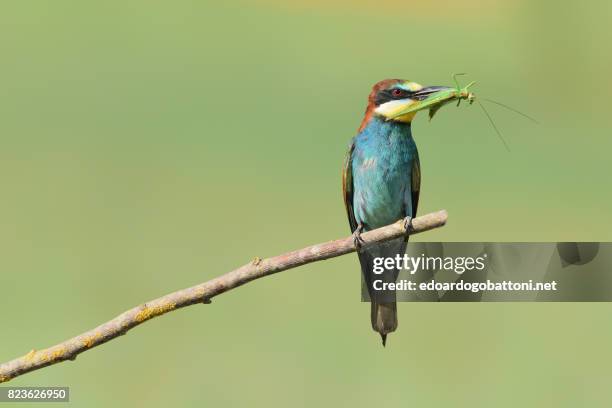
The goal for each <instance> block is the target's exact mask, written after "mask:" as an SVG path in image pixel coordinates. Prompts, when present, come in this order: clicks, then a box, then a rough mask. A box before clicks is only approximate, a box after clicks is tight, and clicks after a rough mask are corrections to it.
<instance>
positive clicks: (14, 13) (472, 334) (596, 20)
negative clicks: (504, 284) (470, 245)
mask: <svg viewBox="0 0 612 408" xmlns="http://www.w3.org/2000/svg"><path fill="white" fill-rule="evenodd" d="M610 7H611V6H610V3H609V2H603V1H602V2H600V3H595V2H590V1H584V2H578V3H563V4H562V5H561V4H558V3H556V2H552V1H551V2H534V1H526V0H525V1H516V2H514V1H510V0H505V1H493V2H485V1H479V0H471V1H463V2H451V1H442V2H406V1H394V0H379V1H376V2H366V1H349V0H343V1H336V2H329V1H323V0H315V1H306V0H299V1H294V2H291V3H288V2H283V1H281V0H266V1H251V2H246V1H230V2H227V3H226V4H220V2H206V1H205V2H201V1H200V2H197V1H184V0H178V1H173V2H160V1H135V0H123V1H105V2H83V1H67V0H56V1H53V2H49V1H20V2H3V3H2V5H1V6H0V52H1V63H0V76H1V80H0V142H1V144H0V146H1V147H0V185H1V186H2V198H1V199H0V248H2V250H1V251H0V253H1V258H0V308H1V309H2V327H1V329H0V333H1V334H0V360H1V361H5V360H9V359H12V358H14V357H17V356H19V355H22V354H25V353H27V352H28V351H29V350H30V349H32V348H37V349H40V348H44V347H46V346H49V345H52V344H55V343H57V342H59V341H61V340H64V339H66V338H68V337H70V336H73V335H75V334H78V333H80V332H83V331H85V330H87V329H90V328H92V327H94V326H96V325H97V324H99V323H101V322H103V321H105V320H108V319H110V318H112V317H114V316H115V315H117V314H118V313H120V312H122V311H124V310H125V309H127V308H129V307H132V306H134V305H136V304H138V303H141V302H144V301H146V300H148V299H151V298H154V297H157V296H160V295H162V294H165V293H167V292H170V291H172V290H175V289H179V288H183V287H186V286H191V285H193V284H196V283H198V282H201V281H204V280H207V279H209V278H212V277H214V276H217V275H219V274H221V273H223V272H226V271H228V270H231V269H233V268H234V267H236V266H239V265H241V264H243V263H245V262H248V261H249V260H250V259H252V258H253V257H254V256H261V257H265V256H271V255H276V254H279V253H281V252H284V251H286V250H290V249H294V248H298V247H302V246H304V245H306V244H311V243H315V242H319V241H323V240H328V239H332V238H336V237H341V236H345V235H348V233H349V231H348V225H347V221H346V218H345V212H344V207H343V204H342V198H341V193H340V167H341V164H342V161H343V157H344V153H345V149H346V146H347V143H348V141H349V139H350V138H351V137H352V136H353V135H354V134H355V130H356V128H357V126H358V125H359V122H360V120H361V117H362V114H363V110H364V108H365V102H366V96H367V94H368V92H369V90H370V87H371V85H372V84H373V83H375V82H376V81H378V80H380V79H383V78H387V77H400V78H405V79H411V80H415V81H417V82H419V83H421V84H424V85H443V84H451V78H450V75H451V73H453V72H468V73H469V77H466V78H465V79H464V80H465V81H468V80H472V79H474V80H478V84H477V85H476V86H475V87H474V91H475V92H477V94H478V95H482V96H484V97H490V98H493V99H497V100H500V101H503V102H505V103H507V104H510V105H512V106H514V107H516V108H519V109H521V110H523V111H525V112H528V113H529V114H531V115H532V116H535V117H537V118H538V119H539V120H540V122H541V124H540V125H534V124H532V123H530V122H528V121H525V120H524V119H523V118H521V117H520V116H518V115H515V114H513V113H511V112H507V111H505V110H503V109H500V108H497V107H495V106H491V107H490V112H491V114H492V115H493V116H494V118H495V120H496V122H497V125H498V126H499V128H500V129H501V130H502V132H503V133H504V135H505V137H506V139H507V141H508V143H509V145H510V147H511V150H512V151H511V153H507V152H506V151H505V150H504V147H503V145H502V144H501V143H500V142H499V140H497V137H496V136H495V133H494V132H493V130H492V129H491V127H490V125H489V123H488V122H487V120H486V118H485V117H484V116H483V114H482V112H480V110H479V108H478V107H477V106H476V105H474V106H471V107H468V106H461V107H460V108H459V109H455V108H454V107H452V106H451V107H447V108H445V109H444V110H443V111H442V112H440V113H439V114H438V116H437V117H436V119H435V120H434V121H433V122H431V123H428V122H427V120H426V117H425V115H420V117H418V118H417V119H416V120H415V123H414V125H413V126H414V128H413V132H414V134H415V138H416V141H417V145H418V146H419V149H420V155H421V163H422V172H423V189H422V193H421V204H420V208H419V210H420V213H421V214H424V213H427V212H430V211H434V210H438V209H441V208H445V209H447V210H448V211H449V214H450V220H449V223H448V225H447V226H446V227H444V228H442V229H440V230H437V231H432V232H428V233H426V234H423V235H421V236H417V237H415V238H414V239H416V240H426V241H445V240H455V241H563V240H589V241H606V240H612V231H611V229H610V225H611V221H612V215H611V212H610V200H611V199H612V192H611V191H610V170H611V167H612V166H611V164H610V158H609V156H610V150H611V149H612V141H611V140H610V135H611V133H612V132H611V131H612V125H611V120H610V113H609V94H610V90H611V89H612V79H611V76H610V72H612V58H611V52H610V46H609V41H608V40H609V38H610V35H611V33H612V29H610V24H609V21H610V17H611V12H610V11H611V10H610ZM358 270H359V267H358V262H357V258H356V256H346V257H342V258H339V259H335V260H330V261H326V262H323V263H319V264H314V265H307V266H305V267H302V268H300V269H297V270H294V271H290V272H287V273H283V274H280V275H277V276H274V277H272V278H268V279H265V280H261V281H257V282H255V283H252V284H250V285H247V286H245V287H242V288H240V289H238V290H236V291H232V292H230V293H228V294H226V295H223V296H221V297H219V298H218V299H215V300H214V302H213V304H212V305H210V306H194V307H190V308H188V309H185V310H182V311H178V312H175V313H172V314H170V315H168V316H165V317H162V318H159V319H155V320H153V321H151V322H149V323H147V324H145V325H144V326H142V327H139V328H137V329H136V330H134V331H132V332H130V333H129V334H128V335H127V336H125V337H123V338H121V339H118V340H115V341H112V342H110V343H108V344H106V345H104V346H102V347H100V348H96V349H94V350H92V351H90V352H87V353H85V354H83V355H81V356H80V357H79V358H78V359H77V361H76V362H69V363H63V364H60V365H57V366H54V367H50V368H46V369H43V370H40V371H37V372H34V373H31V374H28V375H25V376H23V377H20V378H18V379H16V380H14V381H13V382H11V383H8V384H7V385H16V386H17V385H45V386H50V385H63V386H70V387H71V388H72V395H71V396H72V404H73V406H78V407H109V406H129V407H158V406H159V407H162V406H249V407H259V406H261V407H264V406H265V407H270V406H279V407H284V406H291V407H293V406H295V407H301V406H308V407H312V406H351V407H352V406H355V407H357V406H359V407H362V406H363V407H373V406H381V405H385V406H391V405H394V406H400V405H401V406H406V405H408V406H441V405H447V406H470V407H477V406H486V407H490V406H496V407H517V406H540V407H541V406H556V407H566V406H567V407H576V406H610V404H611V403H612V396H611V395H610V392H609V383H610V381H611V380H612V376H611V375H610V369H609V368H610V360H611V359H612V353H611V352H610V344H611V342H612V317H611V316H612V307H611V306H610V305H609V304H569V303H567V304H517V303H515V304H408V303H404V304H400V306H399V318H400V328H399V330H398V332H397V333H394V334H393V335H392V336H391V337H390V339H389V344H388V347H387V348H386V349H383V348H382V347H381V346H380V339H379V338H378V336H377V335H376V334H375V333H374V332H373V331H372V330H371V328H370V323H369V305H367V304H363V303H360V302H359V284H360V282H359V272H358Z"/></svg>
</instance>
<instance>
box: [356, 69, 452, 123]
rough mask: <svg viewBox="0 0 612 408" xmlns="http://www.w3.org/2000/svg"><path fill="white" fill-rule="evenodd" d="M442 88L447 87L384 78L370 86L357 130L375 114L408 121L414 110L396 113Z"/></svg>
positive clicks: (410, 119) (389, 118) (411, 117)
mask: <svg viewBox="0 0 612 408" xmlns="http://www.w3.org/2000/svg"><path fill="white" fill-rule="evenodd" d="M443 89H449V88H448V87H446V86H428V87H424V86H422V85H419V84H417V83H416V82H413V81H407V80H404V79H385V80H383V81H380V82H378V83H377V84H375V85H374V86H373V87H372V92H370V96H369V97H368V107H367V108H366V113H365V117H364V118H363V122H362V123H361V126H360V128H359V130H362V129H363V128H364V127H366V125H367V124H368V122H369V121H370V120H371V119H372V118H373V117H376V116H379V117H382V118H384V119H385V120H392V121H396V122H404V123H410V122H411V121H412V119H413V118H414V116H415V115H416V111H414V112H410V113H406V114H403V115H399V116H398V115H397V114H398V113H399V112H401V111H403V110H404V109H406V108H408V107H410V106H414V107H416V105H415V104H418V103H419V102H420V101H422V100H424V99H426V98H427V97H428V96H429V95H431V94H433V93H435V92H438V91H441V90H443Z"/></svg>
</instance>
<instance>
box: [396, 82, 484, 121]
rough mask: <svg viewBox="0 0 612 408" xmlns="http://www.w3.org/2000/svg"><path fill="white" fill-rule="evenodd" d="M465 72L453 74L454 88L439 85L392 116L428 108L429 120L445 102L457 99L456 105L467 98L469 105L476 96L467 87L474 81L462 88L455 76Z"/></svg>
mask: <svg viewBox="0 0 612 408" xmlns="http://www.w3.org/2000/svg"><path fill="white" fill-rule="evenodd" d="M459 75H465V74H453V81H454V82H455V85H456V86H457V87H456V88H446V87H441V88H440V90H438V91H436V92H434V93H431V94H429V95H428V96H427V97H426V98H424V99H422V100H420V101H419V102H418V103H415V104H413V105H410V106H408V107H407V108H406V109H402V110H401V111H399V112H398V113H396V114H395V115H394V117H398V116H402V115H405V114H407V113H412V112H418V111H420V110H424V109H429V120H431V119H432V118H433V117H434V115H435V114H436V112H437V111H438V110H439V109H440V108H441V107H442V106H444V105H446V104H447V103H450V102H452V101H454V100H456V101H457V106H459V104H460V103H461V101H462V100H464V99H465V100H467V101H468V102H469V104H470V105H471V104H472V103H474V99H475V98H476V96H475V95H474V94H473V93H472V92H470V91H469V88H470V87H471V86H472V85H474V84H475V83H476V81H472V82H470V83H469V84H467V85H466V86H464V87H463V88H462V87H461V85H459V81H458V80H457V76H459Z"/></svg>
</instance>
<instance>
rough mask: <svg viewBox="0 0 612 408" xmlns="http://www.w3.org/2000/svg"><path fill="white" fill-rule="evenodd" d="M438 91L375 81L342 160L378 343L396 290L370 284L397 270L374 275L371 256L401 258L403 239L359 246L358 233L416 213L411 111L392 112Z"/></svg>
mask: <svg viewBox="0 0 612 408" xmlns="http://www.w3.org/2000/svg"><path fill="white" fill-rule="evenodd" d="M441 89H448V88H447V87H438V86H435V87H427V88H425V87H423V86H421V85H419V84H417V83H415V82H411V81H406V80H400V79H386V80H384V81H380V82H378V83H377V84H376V85H374V87H373V88H372V92H371V93H370V96H369V98H368V106H367V108H366V111H365V117H364V118H363V121H362V122H361V126H360V127H359V130H358V133H357V136H355V137H354V138H353V139H352V140H351V143H350V144H349V149H348V153H347V155H346V159H345V162H344V171H343V174H342V184H343V186H342V187H343V193H344V203H345V206H346V211H347V213H348V219H349V224H350V226H351V232H352V233H353V236H354V240H355V245H356V246H357V247H358V249H359V251H358V255H359V261H360V263H361V272H362V274H363V278H364V282H365V284H366V286H367V289H368V293H369V295H370V301H371V320H372V328H373V329H374V330H375V331H377V332H378V333H380V336H381V337H382V343H383V346H384V345H385V343H386V339H387V334H388V333H391V332H393V331H395V329H396V328H397V304H396V297H395V291H377V290H374V288H373V286H372V285H373V282H374V281H375V280H382V281H383V282H395V281H396V280H397V276H398V273H399V270H397V269H392V270H386V271H384V273H383V274H381V275H376V274H374V272H373V266H374V259H375V258H378V257H384V258H387V257H393V258H395V257H396V255H400V256H403V255H404V252H405V251H406V245H407V242H408V238H407V237H406V238H403V237H402V238H398V239H395V240H392V241H388V242H385V243H381V244H378V245H376V246H368V247H364V248H359V246H360V245H359V243H360V237H359V234H360V233H361V232H362V231H368V230H372V229H375V228H379V227H382V226H384V225H387V224H391V223H393V222H395V221H397V220H399V219H402V218H404V219H405V222H406V227H408V225H409V224H408V223H409V222H410V219H411V218H412V217H415V216H416V212H417V205H418V202H419V191H420V189H421V170H420V164H419V154H418V151H417V147H416V144H415V143H414V139H413V138H412V132H411V129H410V124H411V121H412V119H413V118H414V116H415V112H411V113H408V114H404V115H400V116H397V114H398V112H401V111H402V110H403V109H405V108H407V107H408V106H410V105H414V104H418V103H419V101H421V100H423V99H425V98H426V97H427V96H428V95H431V94H432V93H434V92H437V91H440V90H441Z"/></svg>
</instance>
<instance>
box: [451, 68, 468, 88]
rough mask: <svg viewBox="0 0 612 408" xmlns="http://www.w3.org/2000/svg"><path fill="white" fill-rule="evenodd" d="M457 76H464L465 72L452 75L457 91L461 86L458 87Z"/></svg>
mask: <svg viewBox="0 0 612 408" xmlns="http://www.w3.org/2000/svg"><path fill="white" fill-rule="evenodd" d="M459 75H465V72H461V73H459V74H453V81H455V85H457V91H459V90H460V89H461V85H459V81H458V80H457V77H458V76H459Z"/></svg>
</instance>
